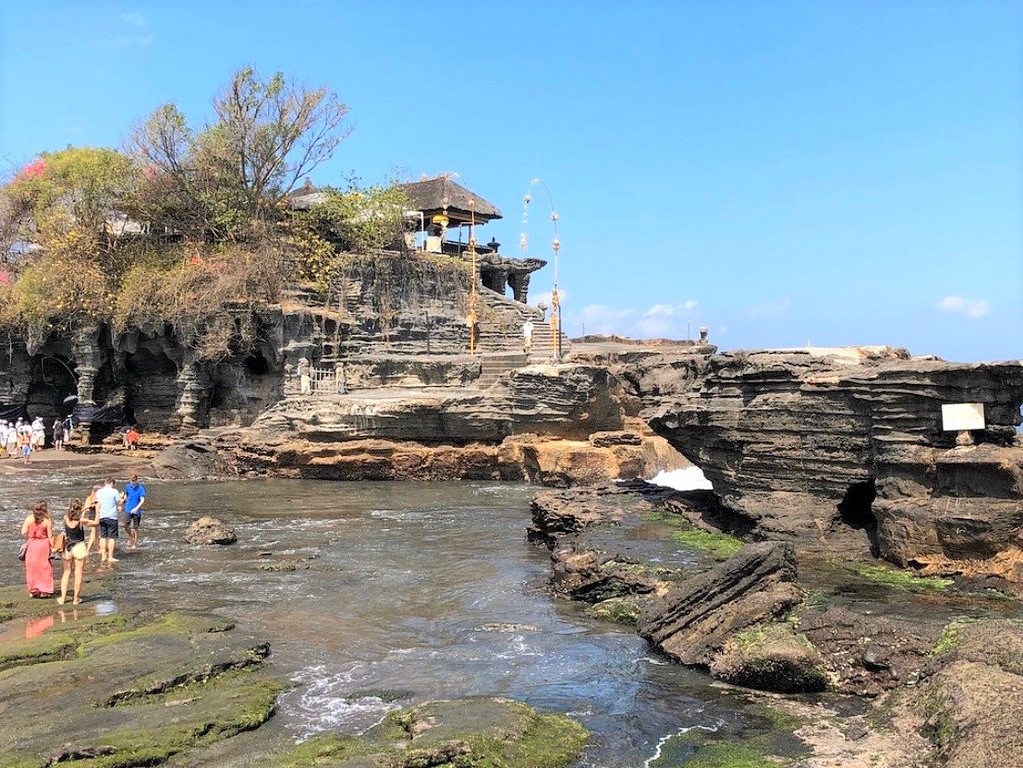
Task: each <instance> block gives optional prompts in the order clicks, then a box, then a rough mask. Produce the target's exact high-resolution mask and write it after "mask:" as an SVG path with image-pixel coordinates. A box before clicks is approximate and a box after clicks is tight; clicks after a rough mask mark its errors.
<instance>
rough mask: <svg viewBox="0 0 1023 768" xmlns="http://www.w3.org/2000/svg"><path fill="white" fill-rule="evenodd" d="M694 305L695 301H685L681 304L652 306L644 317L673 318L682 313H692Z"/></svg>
mask: <svg viewBox="0 0 1023 768" xmlns="http://www.w3.org/2000/svg"><path fill="white" fill-rule="evenodd" d="M696 305H697V302H696V299H686V300H685V301H683V302H682V303H681V304H654V305H653V306H652V307H650V309H648V310H647V311H646V316H647V317H657V316H661V317H675V316H676V315H679V314H682V313H683V312H692V311H693V310H694V309H696Z"/></svg>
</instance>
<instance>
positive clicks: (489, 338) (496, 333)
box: [477, 288, 570, 362]
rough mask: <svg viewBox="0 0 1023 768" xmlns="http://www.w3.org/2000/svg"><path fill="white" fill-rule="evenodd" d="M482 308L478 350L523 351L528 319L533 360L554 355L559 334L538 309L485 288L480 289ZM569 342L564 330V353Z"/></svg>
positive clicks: (562, 339)
mask: <svg viewBox="0 0 1023 768" xmlns="http://www.w3.org/2000/svg"><path fill="white" fill-rule="evenodd" d="M479 298H480V302H481V304H482V311H481V313H480V332H479V339H478V345H477V351H478V352H480V353H483V354H487V353H490V352H520V353H521V352H522V326H523V324H524V323H525V322H526V320H527V319H528V320H532V321H533V347H532V350H531V352H530V356H529V357H530V360H531V361H533V362H537V361H539V360H544V359H547V358H553V357H554V355H555V352H556V350H555V341H556V339H557V334H556V333H554V331H552V330H551V326H550V323H547V322H545V321H544V320H543V315H542V314H541V312H540V311H539V310H537V309H534V308H533V307H529V306H526V305H525V304H520V303H519V302H517V301H512V300H511V299H508V298H506V297H504V296H502V295H501V294H499V293H497V292H495V291H491V290H490V289H488V288H482V289H480V292H479ZM569 348H570V343H569V340H568V337H567V336H565V334H564V333H562V334H561V354H562V355H565V354H567V353H568V351H569Z"/></svg>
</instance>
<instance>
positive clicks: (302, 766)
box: [272, 733, 373, 768]
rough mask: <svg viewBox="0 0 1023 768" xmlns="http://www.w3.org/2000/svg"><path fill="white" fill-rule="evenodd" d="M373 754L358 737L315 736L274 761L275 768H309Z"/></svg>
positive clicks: (370, 747) (369, 746) (371, 748)
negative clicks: (309, 767)
mask: <svg viewBox="0 0 1023 768" xmlns="http://www.w3.org/2000/svg"><path fill="white" fill-rule="evenodd" d="M371 754H373V747H372V746H371V745H368V744H367V743H366V742H365V740H364V739H361V738H359V737H358V736H340V735H338V734H333V733H331V734H325V735H323V736H315V737H313V738H311V739H309V740H308V741H306V742H303V743H302V744H299V745H298V746H297V747H295V748H294V749H292V750H291V751H290V752H288V753H287V754H286V755H284V756H283V757H281V758H279V759H278V760H275V761H273V763H272V764H273V765H274V766H275V768H307V766H311V765H321V764H324V763H336V762H340V761H342V760H347V759H349V758H352V757H360V756H363V755H371Z"/></svg>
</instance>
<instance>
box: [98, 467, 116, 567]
mask: <svg viewBox="0 0 1023 768" xmlns="http://www.w3.org/2000/svg"><path fill="white" fill-rule="evenodd" d="M120 501H121V494H120V493H118V492H117V489H116V488H114V479H113V478H112V477H108V478H107V481H106V483H105V484H104V485H103V487H102V488H100V489H99V490H98V491H96V503H97V504H98V506H99V561H100V562H101V563H103V562H106V563H116V562H117V558H116V557H114V546H115V545H116V544H117V505H118V504H119V503H120Z"/></svg>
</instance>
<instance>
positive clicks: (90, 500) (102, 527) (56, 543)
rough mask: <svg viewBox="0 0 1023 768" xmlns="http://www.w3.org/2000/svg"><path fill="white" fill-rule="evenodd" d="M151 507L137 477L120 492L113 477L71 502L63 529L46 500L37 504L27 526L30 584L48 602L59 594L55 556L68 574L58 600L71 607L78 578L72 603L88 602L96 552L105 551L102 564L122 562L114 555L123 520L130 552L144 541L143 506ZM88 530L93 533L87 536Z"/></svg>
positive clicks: (23, 532)
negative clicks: (88, 568)
mask: <svg viewBox="0 0 1023 768" xmlns="http://www.w3.org/2000/svg"><path fill="white" fill-rule="evenodd" d="M145 503H146V489H145V486H143V485H142V484H141V483H140V482H139V481H138V476H137V475H134V474H133V475H131V477H130V478H129V480H128V482H127V483H126V484H125V486H124V490H123V491H118V490H117V488H116V486H115V485H114V480H113V478H107V480H106V482H105V483H104V484H102V485H96V486H93V489H92V492H91V493H90V494H89V495H88V496H87V497H86V499H85V501H82V500H81V499H71V500H70V501H69V502H68V508H67V511H66V512H65V513H64V521H63V531H62V532H60V533H58V532H55V531H54V525H53V518H52V516H51V514H50V510H49V507H48V506H47V504H46V502H45V501H37V502H36V503H35V504H34V505H33V506H32V511H31V512H30V513H29V514H28V516H27V517H26V518H25V520H24V522H23V523H22V524H21V535H22V536H24V537H25V547H24V560H25V582H26V584H27V585H28V593H29V594H30V595H31V596H32V597H38V598H48V597H53V594H54V591H55V590H54V579H53V565H52V564H51V563H50V556H51V553H52V554H54V555H59V556H60V557H61V559H62V560H63V565H64V571H63V573H62V574H61V579H60V596H59V597H58V598H57V602H58V603H59V604H61V605H63V604H64V603H65V601H66V600H67V595H68V586H69V584H71V582H72V576H73V577H74V582H73V584H74V589H73V592H72V593H71V597H72V604H74V605H78V604H79V603H81V602H82V585H83V583H84V579H85V564H86V561H87V560H88V558H89V556H90V555H91V554H92V552H93V549H96V550H97V551H98V552H99V559H100V565H101V566H102V565H112V564H113V563H116V562H118V560H117V558H116V557H114V551H115V549H116V546H117V540H118V534H119V528H120V517H121V515H122V514H123V516H124V522H125V533H126V534H127V539H128V548H129V549H135V548H136V547H137V546H138V543H139V527H140V526H141V524H142V507H143V506H144V505H145ZM87 531H88V533H86V532H87Z"/></svg>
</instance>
